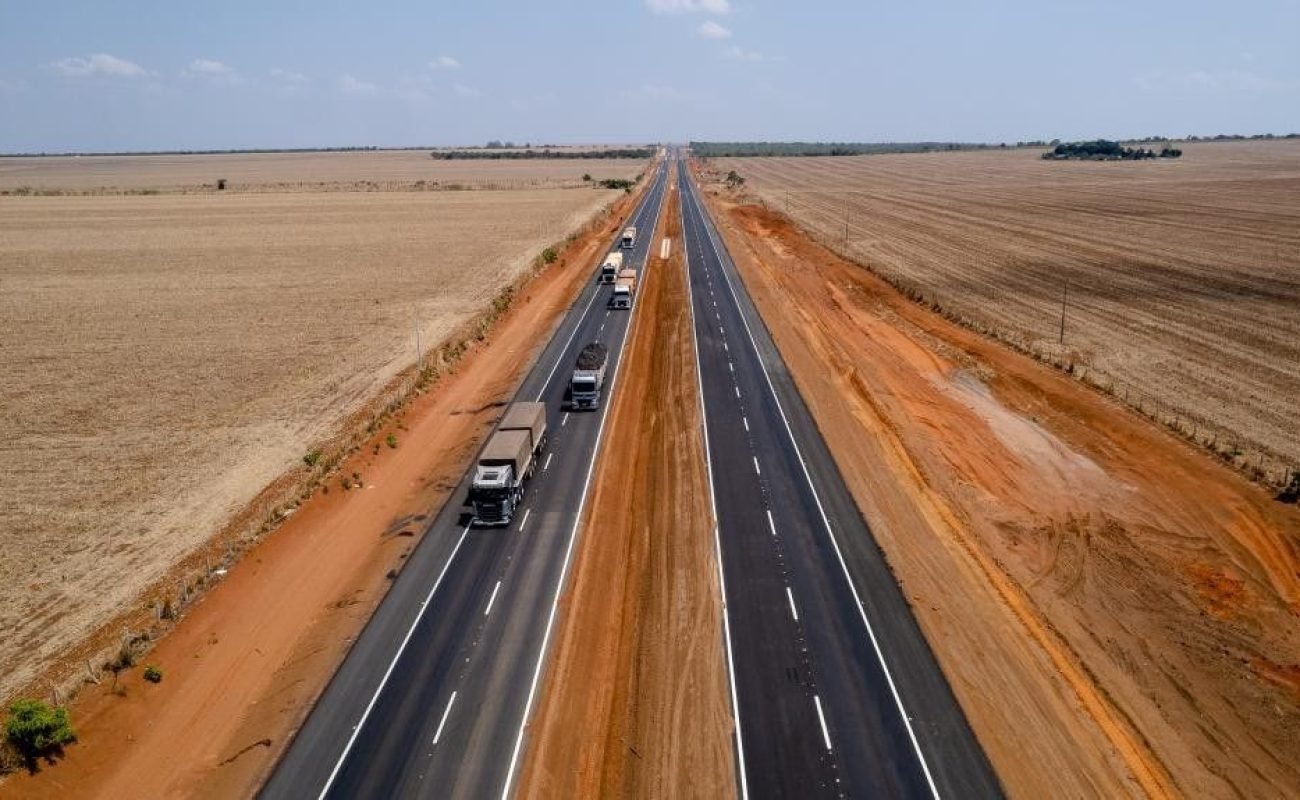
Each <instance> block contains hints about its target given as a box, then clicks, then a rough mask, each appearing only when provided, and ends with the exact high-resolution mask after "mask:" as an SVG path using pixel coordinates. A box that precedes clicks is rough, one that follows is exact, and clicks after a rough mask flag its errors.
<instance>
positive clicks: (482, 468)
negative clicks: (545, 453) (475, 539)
mask: <svg viewBox="0 0 1300 800" xmlns="http://www.w3.org/2000/svg"><path fill="white" fill-rule="evenodd" d="M545 447H546V404H545V403H513V404H511V405H510V407H509V408H507V409H506V413H505V415H504V416H502V417H501V422H500V423H499V424H498V425H497V429H496V431H494V432H493V434H492V438H491V439H488V443H487V445H486V446H485V447H484V448H483V452H482V453H481V454H479V457H478V466H477V467H476V469H475V470H474V482H473V483H472V484H471V485H470V490H469V499H470V503H471V504H473V506H474V519H473V521H472V524H474V525H509V524H510V520H511V519H512V518H514V515H515V509H517V508H518V507H519V503H520V502H521V501H522V500H523V499H524V484H526V483H527V482H528V479H529V478H531V477H532V476H533V472H535V471H536V469H537V460H538V458H539V457H540V456H541V454H542V449H543V448H545Z"/></svg>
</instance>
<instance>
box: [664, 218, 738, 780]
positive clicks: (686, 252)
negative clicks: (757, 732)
mask: <svg viewBox="0 0 1300 800" xmlns="http://www.w3.org/2000/svg"><path fill="white" fill-rule="evenodd" d="M677 210H678V213H679V214H680V215H681V223H682V242H683V244H682V259H683V261H684V263H685V266H686V307H687V308H689V309H690V311H691V345H692V347H693V348H694V350H695V388H696V389H697V391H698V392H699V395H700V426H701V429H702V435H703V437H704V461H705V463H706V464H707V465H708V468H709V506H710V508H712V510H713V523H714V524H713V546H714V549H715V551H716V553H717V559H718V586H719V588H720V589H721V591H722V633H723V641H724V642H725V643H726V645H727V676H728V678H729V679H730V683H731V718H732V720H734V724H735V732H736V734H735V735H736V758H737V763H738V766H739V767H740V769H739V772H740V800H748V798H749V778H748V777H747V776H746V775H745V744H744V740H743V738H742V737H741V734H740V699H739V697H738V696H737V694H736V660H735V656H734V655H733V653H732V650H731V615H730V612H728V611H727V581H726V577H725V576H724V575H723V572H722V537H721V536H720V535H719V533H718V524H717V521H718V499H717V497H716V496H715V495H714V492H713V459H712V456H711V454H710V452H709V412H708V410H707V409H706V408H705V407H704V376H703V375H702V374H701V373H700V339H699V336H697V335H696V332H695V295H694V292H693V291H692V289H691V255H690V253H691V248H690V247H688V246H687V244H686V207H685V204H684V203H679V204H678V209H677Z"/></svg>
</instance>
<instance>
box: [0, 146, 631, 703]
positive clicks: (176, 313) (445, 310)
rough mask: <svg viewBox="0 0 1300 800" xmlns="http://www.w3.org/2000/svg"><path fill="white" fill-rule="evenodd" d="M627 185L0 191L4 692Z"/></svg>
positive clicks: (295, 460) (199, 538)
mask: <svg viewBox="0 0 1300 800" xmlns="http://www.w3.org/2000/svg"><path fill="white" fill-rule="evenodd" d="M317 158H320V157H317ZM328 158H339V159H342V160H344V161H348V160H349V159H351V158H352V156H350V155H341V156H331V157H326V159H325V160H328ZM232 163H235V162H232ZM322 163H323V162H322ZM528 166H529V167H531V166H532V165H528ZM543 166H550V167H554V166H556V165H554V164H550V165H543ZM457 167H458V168H460V169H464V168H465V167H463V166H461V165H457ZM474 168H476V169H481V167H479V166H478V165H475V167H474ZM230 172H231V174H234V171H233V169H232V170H230ZM123 175H126V177H123V178H122V180H123V181H124V182H125V181H126V180H129V179H131V178H130V177H129V175H127V174H126V173H123ZM91 180H93V178H91ZM134 180H140V179H139V178H135V179H134ZM618 196H621V193H618V192H611V191H583V190H564V189H547V190H520V191H495V192H436V193H433V192H427V193H426V192H380V193H355V192H351V193H341V192H329V193H287V194H262V193H258V194H227V195H184V196H181V195H170V196H159V197H141V196H115V197H6V198H0V407H3V408H4V414H3V416H2V417H0V462H2V463H3V464H4V465H5V469H4V482H5V490H4V492H3V493H0V554H2V556H0V630H3V631H4V636H3V637H2V638H0V698H3V697H5V696H7V695H8V694H9V693H11V692H13V691H15V690H16V688H17V687H20V686H22V685H25V684H26V683H28V682H29V681H30V680H32V679H33V678H34V677H35V676H37V675H38V674H39V672H40V670H41V669H42V668H43V667H46V666H48V665H49V664H50V663H51V661H52V659H54V658H55V657H56V655H58V654H59V653H60V652H61V651H63V650H65V649H66V648H67V647H69V646H70V645H72V644H73V643H75V642H76V641H77V640H79V639H80V638H81V637H82V636H83V635H85V634H86V633H88V632H89V631H91V630H92V629H94V628H96V627H97V626H99V625H101V624H103V623H104V622H105V621H106V620H107V619H108V618H109V617H110V616H111V615H112V614H113V612H114V611H115V610H120V609H121V608H123V607H124V606H129V605H130V604H132V603H136V602H143V598H140V597H139V593H140V592H141V590H142V589H143V588H144V587H146V586H148V585H149V584H150V583H151V582H153V581H155V580H157V579H159V578H160V577H161V576H163V575H164V574H165V573H166V571H167V568H168V567H169V566H170V565H171V564H173V563H174V562H176V561H177V560H179V559H180V558H182V557H183V556H184V555H185V554H186V553H188V552H191V551H192V550H194V549H195V548H196V547H197V546H199V545H200V544H201V543H203V542H204V541H205V540H207V539H208V537H210V536H212V535H213V534H214V533H215V532H216V531H217V530H219V528H220V527H221V526H222V524H223V522H225V521H226V520H227V519H229V517H230V516H231V515H232V513H234V512H236V511H237V510H238V509H240V508H241V506H243V505H244V504H245V503H247V502H248V501H249V500H250V499H251V498H252V497H253V496H254V495H255V494H256V493H257V492H258V491H259V490H260V489H262V487H264V486H266V485H267V484H268V483H269V482H271V481H272V480H273V479H275V478H276V477H277V476H278V475H281V474H282V473H284V472H285V471H286V470H288V469H291V468H293V467H294V466H295V465H296V464H298V465H300V464H301V462H300V459H301V457H302V456H303V454H304V453H306V452H307V450H308V449H309V446H310V445H311V444H312V443H313V442H314V441H318V440H320V439H322V438H325V437H327V436H328V435H329V434H330V433H331V432H332V431H334V430H335V429H337V427H338V425H339V423H340V421H341V420H342V419H343V418H344V417H345V416H347V415H348V414H349V413H350V412H353V411H355V410H357V409H359V408H360V407H361V406H362V405H363V404H364V403H365V401H366V400H367V399H368V398H369V397H370V396H373V394H374V393H375V392H376V391H377V390H378V389H379V388H380V387H382V386H383V385H384V384H385V383H386V382H387V381H388V380H390V379H391V378H392V377H393V376H394V375H395V374H396V373H397V372H399V371H400V370H401V369H402V368H404V367H406V366H408V365H410V364H411V363H413V362H414V360H415V343H414V338H415V336H414V328H415V325H416V321H417V320H418V322H419V327H420V330H421V335H422V341H423V344H424V347H425V348H426V352H428V350H430V349H432V347H433V346H434V345H435V344H436V343H437V341H438V340H439V339H440V338H441V337H443V336H444V335H445V334H447V333H448V332H450V331H451V330H452V329H453V328H454V327H455V326H456V325H458V324H459V323H461V322H463V321H465V320H466V319H467V318H469V317H470V316H471V315H473V314H474V313H475V312H477V311H478V310H479V309H481V308H483V307H484V306H485V305H486V304H487V303H488V301H489V300H490V298H492V297H493V296H494V295H495V294H496V293H497V292H498V291H499V290H500V289H501V288H502V287H503V286H505V285H506V284H507V283H509V282H510V281H512V280H513V279H514V278H516V277H517V276H519V275H520V274H521V273H522V272H523V271H524V270H525V269H526V267H527V265H528V264H529V263H530V262H531V259H532V258H533V257H534V256H536V254H537V253H538V252H539V251H540V250H541V248H542V247H543V246H545V244H547V243H548V242H552V241H555V240H557V239H562V238H563V237H564V235H565V233H566V232H567V231H569V230H572V229H575V228H577V227H578V226H579V225H580V224H581V223H582V222H583V221H584V220H586V219H588V218H589V217H591V216H592V215H593V214H595V213H596V212H597V211H598V210H599V209H600V208H602V207H603V206H604V205H605V204H607V203H608V202H610V201H611V200H612V199H614V198H615V197H618Z"/></svg>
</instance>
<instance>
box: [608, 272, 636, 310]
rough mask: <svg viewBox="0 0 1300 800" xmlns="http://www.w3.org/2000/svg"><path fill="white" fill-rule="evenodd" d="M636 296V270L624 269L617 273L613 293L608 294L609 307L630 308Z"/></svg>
mask: <svg viewBox="0 0 1300 800" xmlns="http://www.w3.org/2000/svg"><path fill="white" fill-rule="evenodd" d="M635 297H636V270H634V269H625V270H621V271H619V273H618V279H617V280H615V281H614V293H613V294H612V295H610V298H609V307H610V308H631V307H632V300H633V299H634V298H635Z"/></svg>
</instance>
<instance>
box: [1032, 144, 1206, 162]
mask: <svg viewBox="0 0 1300 800" xmlns="http://www.w3.org/2000/svg"><path fill="white" fill-rule="evenodd" d="M1182 154H1183V151H1182V150H1180V149H1178V148H1176V147H1169V146H1165V147H1163V148H1161V149H1160V152H1159V153H1157V152H1156V151H1155V150H1151V149H1148V148H1145V147H1125V146H1123V145H1122V144H1120V143H1119V142H1112V141H1110V140H1109V139H1094V140H1092V141H1089V142H1063V143H1061V144H1058V145H1057V146H1056V147H1054V148H1052V149H1051V150H1048V151H1047V152H1046V153H1043V158H1044V159H1046V160H1048V161H1068V160H1079V161H1142V160H1144V159H1148V158H1179V157H1181V156H1182Z"/></svg>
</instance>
